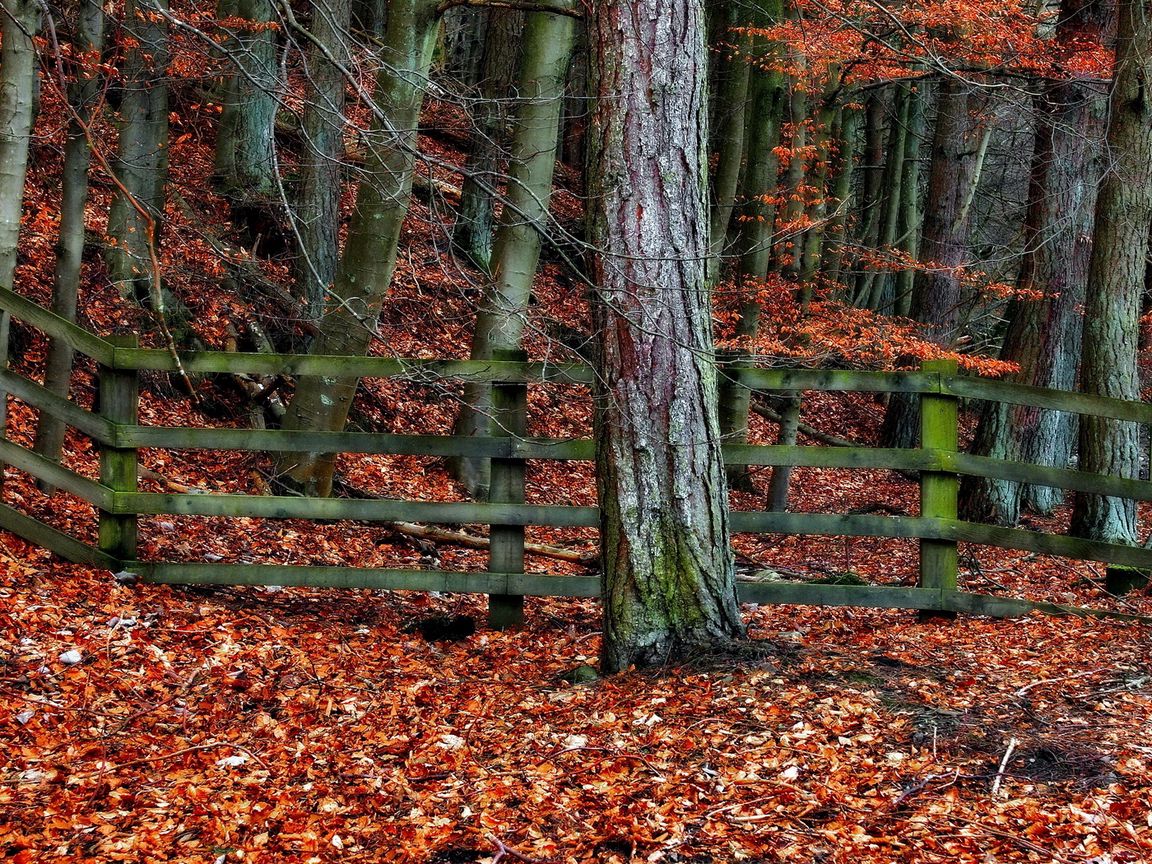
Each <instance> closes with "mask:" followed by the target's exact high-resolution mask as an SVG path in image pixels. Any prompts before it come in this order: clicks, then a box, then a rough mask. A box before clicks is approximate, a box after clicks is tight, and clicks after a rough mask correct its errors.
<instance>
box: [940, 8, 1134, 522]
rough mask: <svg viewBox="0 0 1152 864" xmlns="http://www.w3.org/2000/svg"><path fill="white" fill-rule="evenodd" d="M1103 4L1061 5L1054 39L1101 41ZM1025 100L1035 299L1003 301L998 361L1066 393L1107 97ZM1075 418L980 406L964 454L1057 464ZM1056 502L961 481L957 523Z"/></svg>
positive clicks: (1060, 88) (1056, 92)
mask: <svg viewBox="0 0 1152 864" xmlns="http://www.w3.org/2000/svg"><path fill="white" fill-rule="evenodd" d="M1111 6H1112V4H1111V3H1110V2H1108V0H1095V2H1088V3H1085V2H1082V0H1065V2H1064V3H1063V5H1062V7H1061V12H1060V18H1059V23H1058V24H1057V27H1056V41H1057V43H1059V42H1061V41H1065V40H1067V41H1072V40H1076V41H1079V40H1083V39H1084V38H1085V37H1086V36H1089V37H1093V38H1097V39H1102V38H1103V37H1104V35H1105V31H1106V30H1107V29H1108V19H1110V18H1111V17H1112V16H1111V12H1110V10H1111ZM1056 71H1058V70H1056ZM1035 102H1036V107H1037V112H1036V113H1037V118H1038V119H1037V126H1036V147H1035V151H1034V156H1033V161H1032V171H1031V177H1030V181H1029V195H1028V210H1027V214H1026V216H1025V224H1024V250H1025V251H1024V261H1023V264H1022V267H1021V272H1020V276H1019V279H1018V285H1019V287H1020V288H1021V289H1022V290H1024V291H1028V292H1030V293H1033V292H1034V293H1038V294H1039V295H1040V296H1039V297H1032V296H1021V297H1018V298H1016V299H1014V300H1013V301H1012V303H1011V304H1010V306H1009V310H1008V332H1007V334H1006V335H1005V337H1004V343H1003V346H1002V347H1001V350H1000V359H1002V360H1009V361H1013V362H1015V363H1018V364H1019V366H1020V371H1019V372H1018V373H1016V374H1015V375H1014V376H1012V380H1014V381H1018V382H1020V383H1022V384H1030V385H1032V386H1035V387H1049V388H1054V389H1059V390H1072V389H1074V388H1075V386H1076V371H1077V366H1078V363H1079V359H1080V350H1081V348H1080V346H1081V331H1082V320H1081V311H1080V310H1081V307H1082V306H1083V304H1084V300H1085V297H1086V291H1087V285H1088V267H1089V261H1090V259H1091V254H1092V228H1093V220H1094V211H1095V207H1096V192H1097V189H1098V185H1099V180H1100V172H1101V167H1102V165H1101V161H1100V157H1101V150H1102V147H1101V144H1102V143H1103V142H1102V139H1103V137H1104V119H1105V107H1106V104H1107V97H1106V91H1105V90H1104V89H1103V88H1101V87H1100V86H1098V85H1095V84H1092V83H1090V82H1086V81H1083V80H1076V79H1074V78H1073V79H1069V80H1059V79H1054V80H1053V81H1052V82H1051V83H1050V84H1049V85H1047V86H1046V87H1045V89H1044V92H1042V93H1041V94H1039V95H1038V96H1037V97H1036V99H1035ZM1075 419H1076V417H1075V415H1072V414H1069V413H1067V412H1063V411H1046V410H1043V409H1039V408H1031V407H1027V406H1022V405H1007V404H1003V403H998V402H988V403H985V406H984V409H983V411H982V412H981V415H980V423H979V425H978V426H977V429H976V439H975V441H974V442H973V445H972V452H973V453H975V454H977V455H980V456H991V457H993V458H997V459H1007V460H1010V461H1016V462H1032V463H1036V464H1040V465H1054V466H1056V467H1060V468H1063V467H1065V466H1067V465H1068V463H1069V460H1070V458H1071V455H1072V449H1073V445H1074V443H1075V438H1076V424H1075ZM1063 497H1064V495H1063V492H1062V491H1061V490H1058V489H1055V488H1052V487H1049V486H1022V485H1021V484H1018V483H1012V482H1010V481H1007V480H994V479H985V478H975V477H967V478H964V480H963V482H962V483H961V509H962V513H963V515H964V518H965V519H973V520H979V521H987V522H994V523H997V524H1001V525H1015V524H1016V523H1017V522H1018V521H1019V518H1020V511H1021V508H1022V507H1028V508H1029V509H1031V510H1033V511H1034V512H1038V513H1049V512H1051V511H1052V509H1053V508H1054V507H1055V506H1056V505H1057V504H1058V503H1060V502H1061V501H1062V500H1063Z"/></svg>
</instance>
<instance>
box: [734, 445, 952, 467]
mask: <svg viewBox="0 0 1152 864" xmlns="http://www.w3.org/2000/svg"><path fill="white" fill-rule="evenodd" d="M724 462H725V464H728V465H788V466H799V467H806V468H892V469H898V470H901V471H928V470H940V469H941V468H942V467H943V463H942V461H941V455H940V454H939V453H937V452H935V451H929V450H904V449H900V448H883V447H817V446H806V445H784V444H767V445H766V444H725V445H724Z"/></svg>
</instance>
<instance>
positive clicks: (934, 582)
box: [920, 360, 960, 594]
mask: <svg viewBox="0 0 1152 864" xmlns="http://www.w3.org/2000/svg"><path fill="white" fill-rule="evenodd" d="M921 368H922V369H923V370H924V372H926V373H928V374H936V375H941V376H947V375H955V374H956V361H955V360H928V361H925V362H924V364H923V365H922V366H921ZM958 420H959V400H958V399H957V398H956V397H955V396H950V395H947V394H941V393H924V394H922V395H921V396H920V446H921V447H923V448H924V449H926V450H939V451H944V452H953V453H954V452H956V450H957V449H959V443H960V436H959V427H958V425H957V424H958ZM959 494H960V478H959V477H957V476H956V475H955V474H952V473H949V472H944V471H921V472H920V515H921V516H922V517H924V518H926V519H956V517H957V513H958V509H959V502H958V497H959ZM959 569H960V557H959V552H958V550H957V548H956V543H955V541H952V540H945V539H936V538H928V537H925V538H922V539H921V540H920V587H921V588H932V589H934V590H936V591H939V592H940V593H941V594H946V593H949V592H952V591H955V590H956V581H957V576H958V574H959Z"/></svg>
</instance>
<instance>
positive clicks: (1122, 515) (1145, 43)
mask: <svg viewBox="0 0 1152 864" xmlns="http://www.w3.org/2000/svg"><path fill="white" fill-rule="evenodd" d="M1150 81H1152V9H1150V8H1149V4H1148V3H1147V2H1141V0H1121V2H1120V3H1119V4H1118V7H1117V34H1116V72H1115V75H1114V76H1113V79H1112V90H1111V94H1110V99H1109V108H1110V119H1109V124H1108V147H1107V156H1106V165H1107V169H1108V170H1107V173H1106V174H1105V176H1104V182H1103V183H1102V184H1101V186H1100V197H1099V198H1098V199H1097V202H1096V232H1095V233H1096V238H1095V243H1094V245H1093V247H1092V262H1091V265H1090V266H1089V271H1088V284H1089V285H1091V286H1092V290H1091V291H1089V292H1088V299H1087V303H1086V304H1085V309H1084V348H1083V353H1082V356H1081V362H1080V381H1081V385H1080V386H1081V389H1082V390H1084V391H1085V392H1087V393H1092V394H1095V395H1099V396H1110V397H1112V398H1114V399H1130V400H1138V399H1139V398H1140V379H1139V376H1138V374H1137V369H1136V351H1137V343H1138V330H1139V326H1138V324H1139V317H1140V298H1141V293H1142V291H1143V288H1144V270H1145V264H1146V257H1147V254H1148V226H1149V224H1152V98H1150V97H1149V93H1148V86H1149V85H1148V82H1150ZM1080 469H1081V470H1082V471H1091V472H1093V473H1096V474H1111V475H1115V476H1118V477H1138V476H1139V471H1140V427H1139V426H1138V425H1137V424H1135V423H1127V422H1123V421H1119V420H1106V419H1104V418H1101V417H1092V416H1084V417H1082V418H1081V421H1080ZM1136 528H1137V526H1136V503H1135V502H1134V501H1132V500H1130V499H1125V498H1110V497H1105V496H1102V495H1084V494H1078V495H1077V496H1076V505H1075V507H1074V509H1073V512H1072V529H1071V530H1072V532H1073V533H1074V534H1077V535H1079V536H1081V537H1087V538H1089V539H1091V540H1103V541H1106V542H1109V543H1134V542H1136V540H1137V536H1136Z"/></svg>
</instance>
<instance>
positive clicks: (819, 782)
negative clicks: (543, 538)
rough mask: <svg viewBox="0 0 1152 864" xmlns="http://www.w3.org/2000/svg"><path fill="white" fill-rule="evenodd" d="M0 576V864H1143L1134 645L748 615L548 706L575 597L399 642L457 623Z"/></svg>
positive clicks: (1141, 641) (45, 567)
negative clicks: (682, 653) (706, 640)
mask: <svg viewBox="0 0 1152 864" xmlns="http://www.w3.org/2000/svg"><path fill="white" fill-rule="evenodd" d="M0 566H2V568H3V570H4V575H3V577H2V580H0V609H2V610H3V612H4V613H5V614H4V615H3V616H2V617H0V694H2V696H0V706H2V707H0V745H2V749H0V854H3V856H4V857H5V859H6V860H8V861H13V862H31V861H141V862H152V861H157V862H159V861H172V862H203V861H214V862H220V864H225V862H231V861H246V862H260V861H268V862H272V861H302V862H320V861H397V862H428V864H433V862H437V864H440V862H443V864H447V862H470V861H476V862H493V861H498V860H503V861H509V862H511V861H538V862H544V861H557V862H559V861H596V862H626V861H653V862H656V861H669V862H673V861H683V862H689V861H691V862H721V861H741V860H747V861H757V862H760V861H765V862H766V861H798V862H842V861H843V862H847V861H854V862H855V861H869V862H871V861H875V862H880V861H896V860H899V861H910V862H911V861H923V862H932V861H973V862H988V861H1081V862H1088V861H1094V862H1109V861H1114V862H1141V861H1147V860H1150V859H1152V772H1150V771H1149V763H1150V761H1152V746H1149V745H1150V743H1152V742H1150V740H1149V734H1148V733H1149V731H1150V730H1152V685H1150V682H1152V669H1150V666H1149V662H1148V640H1147V637H1148V630H1147V628H1144V627H1141V626H1139V625H1132V624H1125V623H1118V622H1111V621H1100V620H1072V619H1055V618H1049V617H1039V616H1037V617H1032V618H1028V619H1022V620H1016V621H989V620H980V619H971V618H968V619H961V620H959V621H956V622H928V623H918V622H917V621H916V619H915V618H914V616H913V615H912V614H911V613H906V612H876V611H847V610H814V609H804V610H801V609H796V608H790V607H780V608H754V607H746V609H745V611H746V613H747V620H748V622H749V625H750V629H751V634H752V636H753V641H752V642H751V643H750V644H749V645H748V646H747V647H746V648H744V649H742V650H739V651H736V652H733V653H731V654H729V655H724V656H719V655H718V656H714V657H702V658H700V659H699V660H698V661H697V662H694V663H690V664H688V665H685V666H680V667H677V668H670V669H665V670H661V671H660V673H659V674H647V673H629V674H625V675H621V676H618V677H615V678H612V679H608V680H601V681H593V682H591V683H586V684H571V683H568V681H567V680H566V678H565V673H566V672H568V671H570V670H571V669H573V668H574V667H576V666H579V665H580V664H584V663H594V662H595V657H596V653H597V650H598V641H599V633H598V626H599V625H598V618H597V612H596V608H595V604H593V603H591V602H584V601H562V600H547V601H532V602H531V603H530V605H529V610H528V624H527V625H526V626H525V627H524V628H523V629H518V630H513V631H508V632H493V631H486V630H484V629H481V630H480V631H479V632H477V633H475V634H474V635H472V636H469V637H468V638H466V639H465V640H463V641H459V642H427V641H425V640H424V639H423V638H422V637H421V636H420V635H419V634H418V633H414V632H407V625H410V624H411V623H412V622H415V621H418V620H420V619H422V618H424V617H426V616H428V615H430V614H434V613H439V614H459V613H468V614H472V615H475V616H477V617H482V615H483V609H482V607H480V606H479V605H478V604H477V601H476V600H474V599H470V598H462V597H456V596H440V597H437V596H429V595H423V594H399V593H386V592H366V591H361V592H336V591H316V590H303V589H285V590H274V589H223V590H220V589H216V590H211V591H203V590H196V591H193V590H182V589H174V588H170V587H165V586H135V587H129V586H123V585H119V584H117V583H116V582H115V581H114V580H113V579H112V578H111V576H110V574H108V573H105V572H101V571H95V570H89V569H85V568H80V567H75V566H65V565H60V564H55V563H51V562H49V561H48V560H46V559H44V558H42V557H41V556H40V553H39V552H38V551H36V550H34V549H31V548H30V547H27V546H25V545H24V544H22V543H21V542H20V541H17V540H15V539H13V538H11V537H10V536H9V535H0ZM1013 742H1014V743H1013ZM1010 746H1011V747H1012V752H1011V753H1010V754H1009V758H1008V759H1007V760H1006V761H1005V760H1004V755H1005V753H1006V751H1007V750H1008V748H1009V747H1010ZM1001 762H1004V764H1003V768H1002V771H1001Z"/></svg>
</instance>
